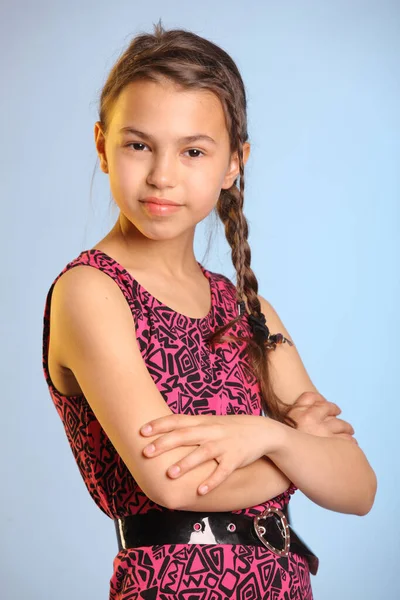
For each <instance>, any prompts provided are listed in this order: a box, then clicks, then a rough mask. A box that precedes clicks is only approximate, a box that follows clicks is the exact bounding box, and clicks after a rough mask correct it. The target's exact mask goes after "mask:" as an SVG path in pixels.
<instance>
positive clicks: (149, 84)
mask: <svg viewBox="0 0 400 600" xmlns="http://www.w3.org/2000/svg"><path fill="white" fill-rule="evenodd" d="M128 125H132V126H135V128H137V129H143V130H145V131H153V132H154V130H155V129H156V130H157V133H159V134H160V135H161V134H162V133H165V134H167V133H170V132H172V131H174V132H175V133H176V134H182V135H187V134H190V133H191V132H193V131H194V130H196V132H200V131H201V133H204V134H208V135H210V136H211V137H214V136H217V137H218V136H219V137H221V136H222V137H224V138H226V137H227V136H228V132H227V129H226V121H225V113H224V110H223V107H222V104H221V101H220V99H219V98H218V96H217V95H216V94H214V93H213V92H211V91H209V90H201V89H191V90H187V89H183V88H181V87H179V86H177V85H176V84H175V83H173V82H171V81H165V82H155V81H146V80H138V81H134V82H132V83H130V84H128V85H127V86H126V87H125V88H124V89H123V90H122V92H121V94H120V95H119V97H118V99H117V101H116V103H115V105H114V108H113V115H112V120H111V123H110V128H113V129H115V130H119V129H120V128H121V127H124V126H128ZM214 139H215V137H214Z"/></svg>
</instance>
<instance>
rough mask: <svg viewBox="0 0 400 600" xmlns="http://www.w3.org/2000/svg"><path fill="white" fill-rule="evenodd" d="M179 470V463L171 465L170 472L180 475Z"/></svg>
mask: <svg viewBox="0 0 400 600" xmlns="http://www.w3.org/2000/svg"><path fill="white" fill-rule="evenodd" d="M179 471H180V468H179V467H178V465H174V466H173V467H171V468H170V469H169V474H170V475H178V473H179Z"/></svg>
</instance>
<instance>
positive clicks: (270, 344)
mask: <svg viewBox="0 0 400 600" xmlns="http://www.w3.org/2000/svg"><path fill="white" fill-rule="evenodd" d="M238 309H239V316H241V315H242V314H244V312H245V303H244V302H243V301H241V302H239V304H238ZM248 319H249V322H250V325H251V328H252V330H253V334H255V333H256V332H258V333H261V334H262V337H263V341H264V343H267V348H272V349H274V350H275V348H276V346H277V344H283V343H284V342H287V343H288V344H289V346H293V342H292V341H290V340H288V339H287V338H286V337H285V336H283V335H282V334H281V333H274V334H272V335H271V333H270V331H269V329H268V326H267V324H266V321H267V320H266V318H265V315H264V313H261V314H260V316H259V317H256V316H254V315H251V314H250V315H248Z"/></svg>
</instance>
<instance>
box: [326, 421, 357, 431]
mask: <svg viewBox="0 0 400 600" xmlns="http://www.w3.org/2000/svg"><path fill="white" fill-rule="evenodd" d="M325 425H327V426H328V427H329V430H330V431H331V432H332V433H335V434H338V433H345V434H348V435H353V434H354V428H353V426H352V425H351V424H350V423H348V422H347V421H344V420H343V419H338V418H337V417H328V418H327V419H325Z"/></svg>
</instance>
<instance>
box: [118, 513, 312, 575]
mask: <svg viewBox="0 0 400 600" xmlns="http://www.w3.org/2000/svg"><path fill="white" fill-rule="evenodd" d="M114 523H115V529H116V532H117V540H118V548H119V550H123V549H126V548H135V547H137V546H156V545H161V544H210V543H211V544H213V543H214V544H243V545H252V546H254V545H264V546H266V547H267V548H268V549H269V550H271V552H273V553H275V554H277V555H278V556H288V553H289V552H294V553H295V554H299V555H300V556H303V557H305V558H306V559H307V562H308V565H309V569H310V573H312V574H313V575H316V573H317V570H318V558H317V556H315V554H314V553H313V552H312V551H311V550H310V548H308V546H306V544H305V543H304V542H303V540H301V538H300V537H299V536H298V535H297V534H296V532H295V531H294V530H293V529H292V527H291V526H290V524H289V522H288V517H287V507H285V508H284V509H282V510H279V509H276V508H273V507H270V508H267V509H266V510H265V511H264V512H263V513H259V514H257V515H256V516H255V517H248V516H246V515H238V514H235V513H231V512H192V511H184V510H168V511H159V510H150V511H148V512H147V513H144V514H137V515H128V516H126V517H122V518H120V519H115V520H114ZM202 538H203V539H204V541H202ZM210 540H212V541H210Z"/></svg>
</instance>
